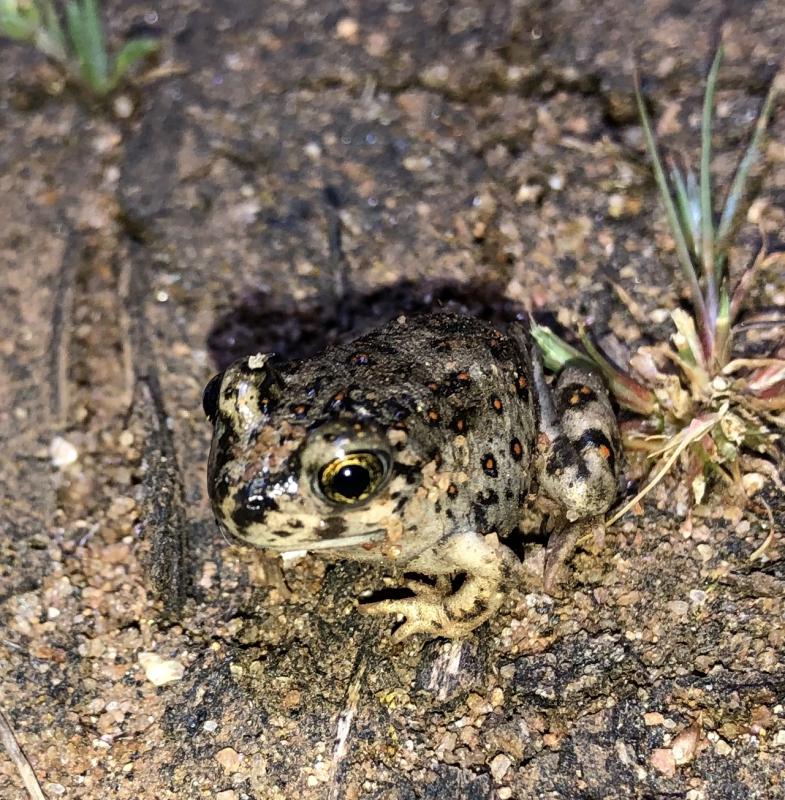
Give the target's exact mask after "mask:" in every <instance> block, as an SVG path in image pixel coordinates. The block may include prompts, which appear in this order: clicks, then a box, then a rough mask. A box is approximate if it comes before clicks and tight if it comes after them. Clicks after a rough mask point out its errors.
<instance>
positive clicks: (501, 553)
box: [360, 531, 520, 642]
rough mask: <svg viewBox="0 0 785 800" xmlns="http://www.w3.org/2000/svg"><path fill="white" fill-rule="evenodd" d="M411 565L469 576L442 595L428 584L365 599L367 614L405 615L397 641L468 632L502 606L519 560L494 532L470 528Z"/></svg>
mask: <svg viewBox="0 0 785 800" xmlns="http://www.w3.org/2000/svg"><path fill="white" fill-rule="evenodd" d="M407 566H408V568H410V569H411V570H412V571H414V572H422V573H423V574H429V575H448V574H461V573H462V574H464V575H465V579H464V581H463V583H462V584H461V586H460V588H459V589H458V590H457V591H456V592H453V593H447V594H444V595H439V594H438V593H437V592H435V591H434V587H431V586H429V587H427V588H426V589H425V591H423V592H418V593H416V594H415V596H414V597H405V598H402V599H400V600H381V601H379V602H372V603H365V604H361V605H360V610H361V611H362V612H363V613H365V614H374V615H376V614H402V615H403V616H404V617H406V620H405V621H404V622H403V623H402V624H401V625H400V627H399V628H398V629H397V630H396V631H395V633H394V634H393V640H394V641H396V642H400V641H402V640H403V639H405V638H406V637H407V636H411V635H412V634H415V633H426V634H430V635H431V636H444V637H447V638H449V639H459V638H462V637H464V636H467V635H468V634H469V633H471V631H473V630H474V629H475V628H476V627H478V626H479V625H481V624H482V623H483V622H485V620H487V619H489V618H490V617H491V616H492V615H493V614H495V613H496V611H498V609H499V607H500V606H501V604H502V603H503V601H504V596H505V595H504V586H505V584H507V583H508V581H509V579H510V576H511V574H512V572H513V571H514V570H515V569H517V568H518V567H519V566H520V562H519V561H518V559H517V558H516V557H515V555H514V554H513V552H512V551H511V550H510V549H509V548H508V547H505V546H504V545H503V544H500V543H499V541H498V539H496V537H495V536H493V535H489V536H483V535H481V534H479V533H476V532H474V531H466V532H464V533H453V534H450V536H449V537H448V538H447V539H446V540H445V541H444V542H443V543H441V544H440V545H439V547H438V548H435V549H433V550H431V549H429V550H427V551H426V552H425V553H423V554H422V555H420V556H419V557H418V558H417V559H415V560H414V561H412V562H411V563H410V564H409V565H407ZM408 586H409V588H412V589H413V590H415V591H416V589H415V587H413V586H412V585H411V584H408Z"/></svg>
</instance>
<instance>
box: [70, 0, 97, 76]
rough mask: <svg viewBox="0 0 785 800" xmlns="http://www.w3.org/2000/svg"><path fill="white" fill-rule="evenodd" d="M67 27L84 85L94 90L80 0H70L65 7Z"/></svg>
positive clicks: (71, 47) (72, 50) (71, 48)
mask: <svg viewBox="0 0 785 800" xmlns="http://www.w3.org/2000/svg"><path fill="white" fill-rule="evenodd" d="M65 26H66V30H67V32H68V44H69V48H70V50H71V52H72V54H73V56H74V58H75V59H76V64H77V66H78V68H79V70H78V75H79V77H80V78H81V80H82V83H83V84H85V85H86V86H88V87H89V88H90V89H93V88H94V87H93V83H94V82H93V76H92V73H91V68H90V63H89V61H88V59H87V41H86V38H85V37H86V34H85V31H84V25H83V22H82V10H81V8H80V6H79V3H78V0H70V2H69V3H68V5H66V7H65Z"/></svg>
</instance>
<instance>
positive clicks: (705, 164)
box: [700, 45, 722, 324]
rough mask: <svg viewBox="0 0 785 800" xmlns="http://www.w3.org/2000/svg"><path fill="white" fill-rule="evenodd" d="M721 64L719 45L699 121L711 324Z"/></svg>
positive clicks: (703, 237) (714, 294)
mask: <svg viewBox="0 0 785 800" xmlns="http://www.w3.org/2000/svg"><path fill="white" fill-rule="evenodd" d="M721 62H722V45H720V46H719V47H718V48H717V52H716V53H715V55H714V61H713V62H712V65H711V69H710V70H709V77H708V78H707V79H706V92H705V94H704V95H703V116H702V118H701V171H700V198H701V260H702V261H703V275H704V277H705V279H706V287H707V290H706V293H707V295H708V305H709V313H710V317H711V319H710V322H711V323H712V324H713V323H714V318H715V317H716V313H717V288H716V286H717V284H716V282H715V279H714V210H713V208H712V202H711V118H712V115H713V113H714V90H715V88H716V86H717V73H718V72H719V69H720V63H721Z"/></svg>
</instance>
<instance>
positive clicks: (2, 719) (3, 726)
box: [0, 710, 46, 800]
mask: <svg viewBox="0 0 785 800" xmlns="http://www.w3.org/2000/svg"><path fill="white" fill-rule="evenodd" d="M0 742H2V743H3V747H4V748H5V751H6V753H8V757H9V758H10V759H11V762H12V763H13V765H14V766H15V767H16V770H17V772H18V773H19V775H20V776H21V778H22V783H23V784H24V785H25V789H27V793H28V794H29V795H30V797H31V798H32V800H46V795H45V794H44V793H43V792H42V791H41V784H40V783H39V782H38V778H36V777H35V772H33V768H32V767H31V766H30V762H29V761H28V760H27V756H26V755H25V754H24V753H23V752H22V748H21V747H20V746H19V742H17V741H16V736H14V732H13V730H12V729H11V726H10V725H9V724H8V720H7V719H6V716H5V714H3V712H2V711H1V710H0Z"/></svg>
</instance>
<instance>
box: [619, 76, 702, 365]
mask: <svg viewBox="0 0 785 800" xmlns="http://www.w3.org/2000/svg"><path fill="white" fill-rule="evenodd" d="M634 81H635V101H636V103H637V105H638V115H639V116H640V119H641V125H642V126H643V134H644V138H645V140H646V147H647V149H648V151H649V157H650V158H651V161H652V168H653V170H654V179H655V181H656V182H657V188H658V189H659V190H660V197H661V198H662V202H663V204H664V205H665V214H666V216H667V218H668V225H669V226H670V229H671V233H672V234H673V239H674V241H675V243H676V255H677V256H678V260H679V264H680V265H681V269H682V272H683V273H684V277H685V278H686V279H687V283H688V285H689V287H690V294H691V295H692V303H693V306H694V307H695V313H696V314H697V316H698V321H699V323H700V327H701V330H702V331H705V335H706V336H707V338H708V341H704V347H705V348H706V352H707V353H709V352H711V332H710V331H709V330H708V328H707V327H706V319H707V317H706V303H705V302H704V299H703V295H702V293H701V288H700V284H699V283H698V276H697V274H696V273H695V266H694V264H693V263H692V259H691V258H690V251H689V248H688V247H687V240H686V237H685V236H684V231H683V230H682V228H681V225H680V224H679V216H678V213H677V211H676V206H675V205H674V203H673V198H672V197H671V192H670V187H669V186H668V181H667V179H666V177H665V172H664V171H663V169H662V161H661V160H660V156H659V151H658V150H657V143H656V141H655V139H654V131H653V130H652V126H651V120H650V119H649V113H648V112H647V111H646V106H645V105H644V103H643V96H642V95H641V86H640V78H639V77H638V72H637V70H636V71H635V75H634Z"/></svg>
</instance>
